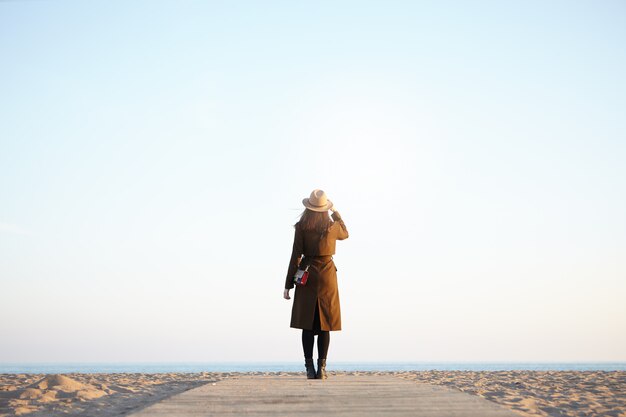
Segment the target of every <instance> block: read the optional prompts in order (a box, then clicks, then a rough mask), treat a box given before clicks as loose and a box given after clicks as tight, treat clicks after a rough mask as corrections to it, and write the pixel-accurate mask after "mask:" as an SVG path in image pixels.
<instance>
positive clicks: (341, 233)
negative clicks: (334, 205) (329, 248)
mask: <svg viewBox="0 0 626 417" xmlns="http://www.w3.org/2000/svg"><path fill="white" fill-rule="evenodd" d="M331 217H332V218H333V220H334V221H335V222H337V223H339V230H338V231H337V240H344V239H347V238H348V236H350V235H349V234H348V229H347V228H346V224H345V223H344V222H343V220H342V219H341V215H340V214H339V212H338V211H334V212H333V214H332V215H331Z"/></svg>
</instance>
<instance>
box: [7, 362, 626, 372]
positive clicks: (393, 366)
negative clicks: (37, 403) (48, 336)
mask: <svg viewBox="0 0 626 417" xmlns="http://www.w3.org/2000/svg"><path fill="white" fill-rule="evenodd" d="M302 369H303V364H302V363H300V362H287V363H272V362H216V363H184V362H181V363H0V373H10V374H15V373H37V374H39V373H44V374H52V373H72V372H74V373H117V372H128V373H135V372H141V373H161V372H294V371H295V372H300V371H302ZM327 369H328V370H332V371H428V370H439V371H507V370H532V371H626V362H588V363H585V362H580V363H558V362H542V363H530V362H529V363H522V362H519V363H506V362H415V363H408V362H404V363H401V362H398V363H394V362H379V363H377V362H329V364H328V366H327Z"/></svg>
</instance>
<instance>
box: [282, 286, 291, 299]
mask: <svg viewBox="0 0 626 417" xmlns="http://www.w3.org/2000/svg"><path fill="white" fill-rule="evenodd" d="M283 298H284V299H285V300H291V297H290V296H289V288H285V292H284V293H283Z"/></svg>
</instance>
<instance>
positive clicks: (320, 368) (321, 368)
mask: <svg viewBox="0 0 626 417" xmlns="http://www.w3.org/2000/svg"><path fill="white" fill-rule="evenodd" d="M326 378H327V376H326V359H318V360H317V373H316V374H315V379H326Z"/></svg>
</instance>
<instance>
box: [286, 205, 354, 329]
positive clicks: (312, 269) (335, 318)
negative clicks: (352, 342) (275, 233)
mask: <svg viewBox="0 0 626 417" xmlns="http://www.w3.org/2000/svg"><path fill="white" fill-rule="evenodd" d="M332 218H333V220H334V221H333V223H332V225H331V226H330V228H329V229H328V231H327V232H326V234H325V235H324V236H323V237H322V238H321V239H320V234H319V233H317V232H315V231H305V230H302V229H301V228H300V227H299V226H300V225H299V223H296V227H295V229H296V230H295V236H294V239H293V250H292V252H291V259H290V260H289V268H288V270H287V278H286V280H285V288H293V287H294V285H295V284H294V283H293V276H294V274H295V273H296V270H297V269H298V266H299V265H300V264H301V263H302V264H303V265H302V269H304V265H309V278H308V281H307V283H306V285H304V286H302V285H297V286H296V293H295V295H294V300H293V307H292V309H291V327H294V328H297V329H307V330H313V320H314V316H315V307H316V305H317V306H318V308H319V313H320V317H319V318H320V328H321V330H324V331H329V330H341V308H340V306H339V290H338V288H337V267H336V266H335V263H334V262H333V259H332V255H334V254H335V242H336V241H337V240H343V239H347V238H348V229H346V225H345V224H344V222H343V220H342V219H341V216H340V215H339V213H338V212H336V211H335V212H334V213H333V214H332ZM303 255H304V257H303Z"/></svg>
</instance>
